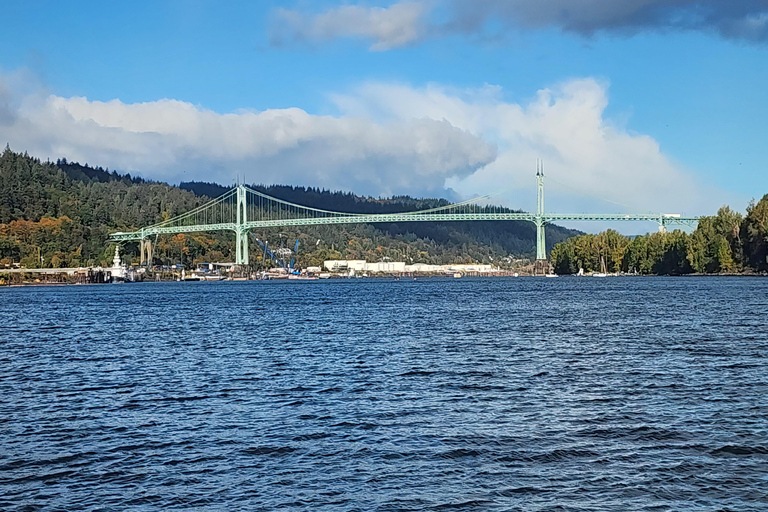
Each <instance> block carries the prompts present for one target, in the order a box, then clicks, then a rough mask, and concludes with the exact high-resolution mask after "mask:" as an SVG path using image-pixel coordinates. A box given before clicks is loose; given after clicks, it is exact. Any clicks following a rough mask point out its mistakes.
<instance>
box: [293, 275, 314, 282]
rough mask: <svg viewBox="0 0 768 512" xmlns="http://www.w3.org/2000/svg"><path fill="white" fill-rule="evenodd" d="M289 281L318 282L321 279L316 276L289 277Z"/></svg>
mask: <svg viewBox="0 0 768 512" xmlns="http://www.w3.org/2000/svg"><path fill="white" fill-rule="evenodd" d="M288 279H290V280H291V281H317V280H318V279H320V278H319V277H315V276H297V275H289V276H288Z"/></svg>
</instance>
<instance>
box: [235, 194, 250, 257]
mask: <svg viewBox="0 0 768 512" xmlns="http://www.w3.org/2000/svg"><path fill="white" fill-rule="evenodd" d="M247 212H248V201H247V197H246V189H245V186H244V185H238V186H237V227H236V228H235V264H237V265H247V264H248V229H246V227H245V223H246V222H248V213H247Z"/></svg>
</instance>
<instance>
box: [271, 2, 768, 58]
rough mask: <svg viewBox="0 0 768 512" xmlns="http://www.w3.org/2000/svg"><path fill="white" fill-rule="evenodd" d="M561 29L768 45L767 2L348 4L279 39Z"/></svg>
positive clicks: (296, 18) (407, 40)
mask: <svg viewBox="0 0 768 512" xmlns="http://www.w3.org/2000/svg"><path fill="white" fill-rule="evenodd" d="M550 27H554V28H557V29H560V30H562V31H564V32H568V33H574V34H578V35H580V36H585V37H590V36H593V35H594V34H596V33H609V34H614V35H620V36H632V35H634V34H637V33H640V32H647V31H655V32H663V31H701V32H711V33H716V34H718V35H720V36H722V37H724V38H728V39H737V40H744V41H750V42H754V43H765V42H768V0H446V1H444V2H434V1H432V0H409V1H402V2H397V3H394V4H392V5H390V6H389V7H386V8H383V7H361V6H349V5H348V6H343V7H338V8H333V9H329V10H328V11H325V12H322V13H319V14H303V13H300V12H299V11H296V10H287V9H280V10H279V11H277V13H276V16H275V20H274V23H273V26H272V41H273V42H275V43H285V42H287V41H309V42H326V41H330V40H333V39H337V38H349V37H352V38H363V39H367V40H370V41H371V42H372V45H371V50H386V49H390V48H397V47H402V46H409V45H414V44H417V43H420V42H423V41H424V40H427V39H430V38H436V37H443V36H447V35H453V34H465V35H479V36H485V35H489V34H496V35H498V32H503V31H505V30H509V29H542V28H550Z"/></svg>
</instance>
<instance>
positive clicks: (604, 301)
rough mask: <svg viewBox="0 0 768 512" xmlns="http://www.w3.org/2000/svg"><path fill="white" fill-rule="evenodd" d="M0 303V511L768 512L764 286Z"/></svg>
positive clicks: (234, 288) (208, 289) (117, 296)
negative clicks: (761, 511) (671, 511)
mask: <svg viewBox="0 0 768 512" xmlns="http://www.w3.org/2000/svg"><path fill="white" fill-rule="evenodd" d="M0 301H2V302H1V304H2V307H1V308H0V326H1V327H0V329H1V330H0V509H1V510H51V511H53V510H66V511H72V510H104V511H107V510H121V509H130V510H174V509H177V510H201V511H202V510H226V511H235V510H308V509H326V510H361V511H363V510H366V511H367V510H451V509H465V510H531V511H534V510H573V511H582V510H616V511H625V510H707V511H710V510H711V511H715V510H732V511H749V510H755V511H756V510H768V372H767V371H766V370H768V279H760V278H610V279H594V278H560V279H541V278H538V279H537V278H496V279H470V278H463V279H419V280H405V279H404V280H400V281H394V280H383V279H382V280H375V279H370V280H344V281H342V280H331V281H314V282H285V281H283V282H221V283H147V284H132V285H128V284H126V285H101V286H98V285H96V286H70V287H40V288H14V289H1V290H0Z"/></svg>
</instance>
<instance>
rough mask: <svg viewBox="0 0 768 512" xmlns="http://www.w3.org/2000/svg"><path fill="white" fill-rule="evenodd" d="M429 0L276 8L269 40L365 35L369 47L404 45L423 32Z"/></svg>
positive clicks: (300, 39) (375, 48)
mask: <svg viewBox="0 0 768 512" xmlns="http://www.w3.org/2000/svg"><path fill="white" fill-rule="evenodd" d="M430 9H431V2H426V1H403V2H398V3H396V4H394V5H392V6H390V7H361V6H357V5H344V6H341V7H336V8H333V9H329V10H328V11H326V12H323V13H320V14H315V15H307V14H302V13H300V12H299V11H295V10H288V9H278V10H277V11H275V23H274V24H273V30H272V42H273V44H276V45H281V44H284V43H285V42H286V41H330V40H332V39H336V38H339V37H354V38H365V39H370V40H372V41H373V44H372V46H371V50H373V51H379V50H388V49H390V48H395V47H399V46H407V45H409V44H411V43H413V42H415V41H418V40H421V39H422V38H423V37H424V35H425V29H426V24H425V19H424V18H425V15H426V14H427V13H428V12H429V11H430Z"/></svg>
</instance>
